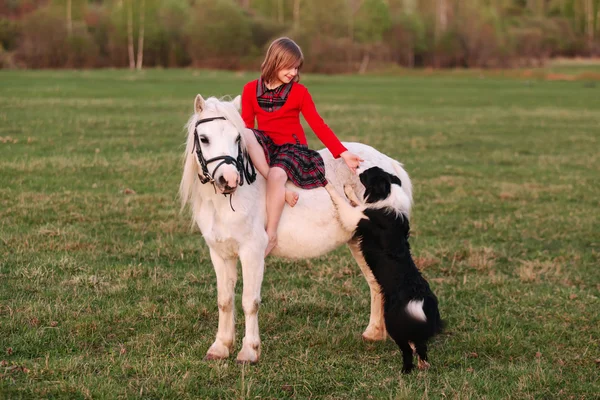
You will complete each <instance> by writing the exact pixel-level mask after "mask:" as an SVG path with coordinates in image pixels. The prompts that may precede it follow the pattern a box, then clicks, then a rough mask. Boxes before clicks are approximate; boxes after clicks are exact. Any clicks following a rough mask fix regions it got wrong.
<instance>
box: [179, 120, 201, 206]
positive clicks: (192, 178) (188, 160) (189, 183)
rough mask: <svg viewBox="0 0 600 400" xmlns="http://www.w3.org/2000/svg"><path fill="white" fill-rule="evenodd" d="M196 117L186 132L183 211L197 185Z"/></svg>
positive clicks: (182, 195)
mask: <svg viewBox="0 0 600 400" xmlns="http://www.w3.org/2000/svg"><path fill="white" fill-rule="evenodd" d="M196 118H197V117H196V115H195V114H194V115H192V116H191V117H190V119H189V120H188V122H187V124H186V126H185V130H186V131H187V140H186V144H185V152H184V153H183V157H182V161H183V175H182V176H181V183H180V184H179V200H180V201H181V210H180V211H183V209H184V208H185V206H186V205H187V204H188V203H189V202H190V201H191V200H192V194H193V192H194V190H193V188H194V185H195V183H196V167H195V165H194V163H195V160H194V155H193V154H192V153H193V151H194V129H195V122H196Z"/></svg>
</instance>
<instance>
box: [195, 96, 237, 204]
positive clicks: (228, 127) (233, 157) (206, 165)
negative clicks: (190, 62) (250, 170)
mask: <svg viewBox="0 0 600 400" xmlns="http://www.w3.org/2000/svg"><path fill="white" fill-rule="evenodd" d="M236 106H237V107H239V96H238V97H237V98H236V99H235V100H234V101H233V102H223V101H220V100H218V99H216V98H213V97H211V98H209V99H207V100H206V101H205V100H204V99H203V98H202V96H200V95H198V96H196V100H195V101H194V116H193V117H192V118H191V119H190V122H189V125H188V133H189V136H190V137H188V150H189V147H190V145H192V151H191V154H189V155H192V156H193V158H194V161H195V164H196V167H197V175H198V177H200V180H201V182H202V183H208V182H211V183H213V184H214V185H215V187H216V188H217V189H218V190H219V191H220V192H221V193H223V194H231V193H233V192H235V190H236V189H237V187H238V186H239V185H241V184H242V183H243V179H244V178H243V173H242V168H243V164H244V159H245V157H247V155H244V154H243V150H242V149H244V148H245V146H243V143H242V141H243V136H242V129H244V125H243V121H242V119H241V117H240V114H239V111H238V110H237V109H236ZM189 155H188V156H189Z"/></svg>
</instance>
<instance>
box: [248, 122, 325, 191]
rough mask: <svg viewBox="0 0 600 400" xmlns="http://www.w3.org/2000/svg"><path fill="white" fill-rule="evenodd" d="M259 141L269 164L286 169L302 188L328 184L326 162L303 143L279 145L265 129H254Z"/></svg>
mask: <svg viewBox="0 0 600 400" xmlns="http://www.w3.org/2000/svg"><path fill="white" fill-rule="evenodd" d="M253 131H254V135H255V136H256V139H257V140H258V143H260V145H261V146H262V148H263V150H264V152H265V157H266V159H267V164H269V166H271V167H279V168H281V169H283V170H284V171H285V173H286V174H287V176H288V179H289V180H290V181H292V183H293V184H294V185H296V186H298V187H300V188H302V189H314V188H319V187H324V186H325V185H327V179H326V178H325V164H324V162H323V158H322V157H321V155H320V154H319V153H318V152H316V151H314V150H311V149H309V148H308V146H306V145H304V144H301V143H300V142H299V141H298V140H296V143H295V144H294V143H284V144H282V145H277V144H275V143H274V142H273V140H272V139H271V138H270V137H268V136H267V135H266V134H265V133H264V132H263V131H260V130H258V129H253Z"/></svg>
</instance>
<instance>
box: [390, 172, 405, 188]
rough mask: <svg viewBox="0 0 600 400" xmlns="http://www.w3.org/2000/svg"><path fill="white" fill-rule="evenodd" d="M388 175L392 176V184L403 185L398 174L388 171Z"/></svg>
mask: <svg viewBox="0 0 600 400" xmlns="http://www.w3.org/2000/svg"><path fill="white" fill-rule="evenodd" d="M388 175H389V176H390V182H391V183H392V184H396V185H398V186H402V181H401V180H400V178H398V177H397V176H396V175H394V174H390V173H388Z"/></svg>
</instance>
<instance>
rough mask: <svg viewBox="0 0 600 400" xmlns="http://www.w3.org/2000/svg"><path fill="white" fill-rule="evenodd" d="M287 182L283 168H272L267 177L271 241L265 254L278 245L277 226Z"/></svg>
mask: <svg viewBox="0 0 600 400" xmlns="http://www.w3.org/2000/svg"><path fill="white" fill-rule="evenodd" d="M286 182H287V174H286V173H285V171H284V170H283V169H281V168H279V167H273V168H271V169H270V171H269V177H268V179H267V236H268V237H269V243H268V244H267V249H266V250H265V256H267V255H268V254H269V253H270V252H271V250H273V248H274V247H275V246H276V245H277V227H278V226H279V220H280V219H281V213H282V211H283V206H284V204H285V183H286Z"/></svg>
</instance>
